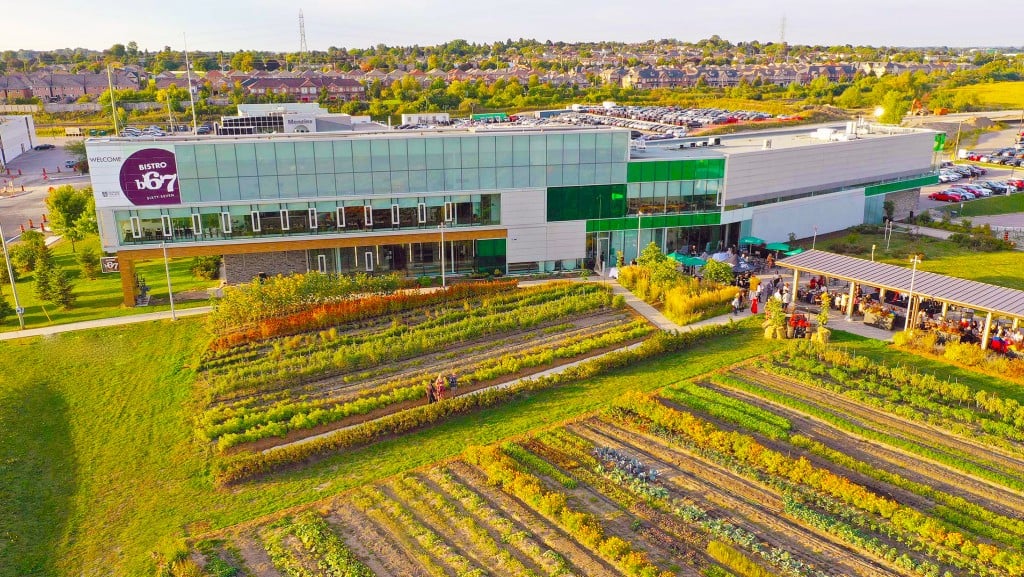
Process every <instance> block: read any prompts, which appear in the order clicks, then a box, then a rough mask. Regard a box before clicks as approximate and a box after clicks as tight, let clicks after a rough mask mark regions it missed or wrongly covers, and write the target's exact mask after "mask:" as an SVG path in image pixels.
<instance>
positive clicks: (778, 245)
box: [765, 242, 789, 252]
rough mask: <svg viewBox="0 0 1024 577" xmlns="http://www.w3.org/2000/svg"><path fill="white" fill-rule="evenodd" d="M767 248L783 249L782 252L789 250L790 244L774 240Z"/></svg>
mask: <svg viewBox="0 0 1024 577" xmlns="http://www.w3.org/2000/svg"><path fill="white" fill-rule="evenodd" d="M765 248H766V249H768V250H781V251H782V252H786V251H787V250H789V245H788V244H786V243H784V242H773V243H771V244H769V245H768V246H766V247H765Z"/></svg>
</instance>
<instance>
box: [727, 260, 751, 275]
mask: <svg viewBox="0 0 1024 577" xmlns="http://www.w3.org/2000/svg"><path fill="white" fill-rule="evenodd" d="M756 268H757V267H756V266H754V265H752V264H750V263H749V262H746V261H744V262H741V263H739V264H737V265H735V266H733V267H732V272H739V273H744V272H754V270H755V269H756Z"/></svg>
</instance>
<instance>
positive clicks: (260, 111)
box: [216, 102, 384, 136]
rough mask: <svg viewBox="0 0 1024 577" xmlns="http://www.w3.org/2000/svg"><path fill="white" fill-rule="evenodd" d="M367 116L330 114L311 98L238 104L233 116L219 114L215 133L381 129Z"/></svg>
mask: <svg viewBox="0 0 1024 577" xmlns="http://www.w3.org/2000/svg"><path fill="white" fill-rule="evenodd" d="M383 128H384V126H382V125H380V124H377V123H376V122H372V121H371V120H370V117H369V116H352V115H350V114H334V113H331V112H330V111H328V110H327V109H325V108H322V107H321V106H320V105H319V104H317V103H315V102H297V103H283V104H239V105H238V114H237V115H236V116H222V117H221V119H220V123H219V124H217V126H216V131H217V134H222V135H229V136H242V135H251V134H282V133H292V132H299V133H306V132H337V131H352V130H381V129H383Z"/></svg>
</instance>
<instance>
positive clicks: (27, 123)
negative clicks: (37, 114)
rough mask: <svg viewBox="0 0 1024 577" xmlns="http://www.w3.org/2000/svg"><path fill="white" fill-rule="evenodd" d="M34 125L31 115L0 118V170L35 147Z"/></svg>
mask: <svg viewBox="0 0 1024 577" xmlns="http://www.w3.org/2000/svg"><path fill="white" fill-rule="evenodd" d="M35 137H36V124H35V122H33V120H32V116H31V115H27V114H26V115H24V116H0V168H3V167H6V166H7V163H8V162H10V161H12V160H14V159H15V158H18V157H19V156H21V155H22V153H24V152H28V151H29V150H32V147H33V146H34V145H35V144H34V140H35Z"/></svg>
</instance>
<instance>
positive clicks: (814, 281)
mask: <svg viewBox="0 0 1024 577" xmlns="http://www.w3.org/2000/svg"><path fill="white" fill-rule="evenodd" d="M807 288H809V289H811V290H814V289H816V288H818V279H816V278H814V277H813V276H812V277H811V280H810V282H808V283H807Z"/></svg>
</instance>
